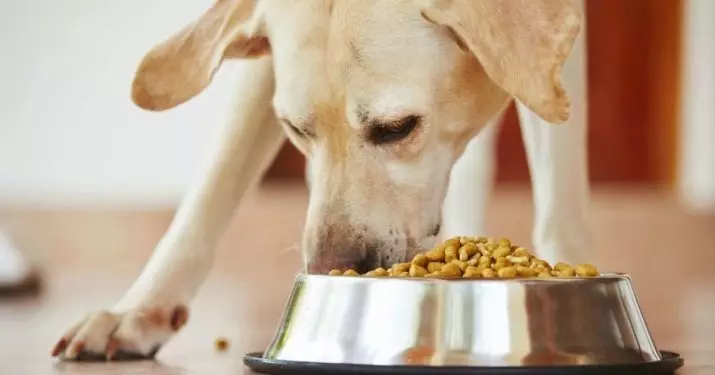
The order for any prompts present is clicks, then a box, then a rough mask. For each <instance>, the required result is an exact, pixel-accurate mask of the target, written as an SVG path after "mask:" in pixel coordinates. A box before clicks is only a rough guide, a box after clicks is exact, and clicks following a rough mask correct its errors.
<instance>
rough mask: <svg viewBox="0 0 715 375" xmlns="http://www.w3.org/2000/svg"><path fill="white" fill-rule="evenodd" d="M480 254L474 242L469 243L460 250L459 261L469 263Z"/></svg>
mask: <svg viewBox="0 0 715 375" xmlns="http://www.w3.org/2000/svg"><path fill="white" fill-rule="evenodd" d="M478 252H479V249H477V245H475V244H474V243H473V242H467V243H466V244H464V245H463V246H462V247H460V248H459V260H464V261H467V260H469V259H470V258H472V257H473V256H474V255H476V254H477V253H478Z"/></svg>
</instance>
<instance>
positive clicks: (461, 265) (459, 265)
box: [451, 259, 469, 272]
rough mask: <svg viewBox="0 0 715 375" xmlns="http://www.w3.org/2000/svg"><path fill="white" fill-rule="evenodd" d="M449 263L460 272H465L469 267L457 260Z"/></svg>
mask: <svg viewBox="0 0 715 375" xmlns="http://www.w3.org/2000/svg"><path fill="white" fill-rule="evenodd" d="M451 263H454V264H456V265H457V267H459V269H460V270H461V271H462V272H464V270H466V269H467V267H468V266H469V265H468V264H467V262H463V261H461V260H459V259H455V260H453V261H452V262H451Z"/></svg>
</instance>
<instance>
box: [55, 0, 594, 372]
mask: <svg viewBox="0 0 715 375" xmlns="http://www.w3.org/2000/svg"><path fill="white" fill-rule="evenodd" d="M580 17H581V16H580V13H579V10H578V7H576V5H575V4H574V3H572V0H371V1H353V0H342V1H341V0H333V1H331V0H302V1H285V0H217V2H216V4H215V5H213V6H212V7H211V8H210V9H208V10H207V11H206V13H205V14H204V15H202V16H201V17H200V18H199V19H197V20H196V21H195V22H194V23H192V24H191V25H189V26H187V27H186V28H185V29H184V30H182V31H180V32H179V33H177V34H176V35H174V36H172V37H171V38H169V39H168V40H167V41H165V42H164V43H162V44H160V45H159V46H158V47H156V48H154V49H153V50H151V51H150V52H149V53H148V54H147V56H146V57H145V59H144V60H143V61H142V62H141V64H140V66H139V69H138V71H137V74H136V79H135V82H134V84H133V99H134V101H135V102H136V103H137V104H138V105H139V106H140V107H142V108H145V109H149V110H166V109H170V108H172V107H175V106H177V105H180V104H182V103H183V102H185V101H187V100H190V99H191V98H192V97H194V96H196V95H198V94H199V93H200V92H201V91H202V90H203V89H204V88H206V87H207V86H208V85H209V84H210V82H211V79H212V77H213V75H214V73H215V71H216V70H217V69H218V68H219V67H220V65H221V62H222V61H223V60H224V59H226V58H250V59H254V61H253V62H252V63H251V68H250V69H249V71H247V75H246V77H244V78H245V79H244V80H243V82H242V85H243V86H242V87H240V88H239V92H240V95H239V97H238V98H237V101H238V102H237V103H236V106H237V108H238V111H237V114H236V117H235V118H234V119H233V121H232V122H231V124H229V126H228V127H227V129H226V134H225V137H223V138H222V142H223V143H222V145H221V147H219V148H217V153H216V154H215V158H214V159H213V160H214V163H213V164H212V166H211V168H210V169H209V170H208V171H207V173H206V175H205V178H204V179H202V180H201V181H199V183H198V184H197V185H196V187H195V188H194V189H193V190H192V192H191V194H189V196H188V198H187V199H186V201H185V202H184V203H183V204H182V206H181V209H180V210H179V212H178V213H177V216H176V218H175V220H174V222H173V223H172V226H171V228H170V229H169V231H168V232H167V234H166V235H165V237H164V238H163V239H162V241H161V242H160V244H159V245H158V248H157V249H156V251H155V253H154V255H153V256H152V258H151V259H150V261H149V263H148V264H147V266H146V268H145V270H144V271H143V273H142V275H141V276H140V277H139V279H138V280H137V281H136V282H135V284H134V285H133V286H132V288H131V289H130V290H129V291H128V292H127V293H126V295H125V297H124V298H123V299H122V301H120V303H119V304H118V305H117V306H115V307H114V308H113V309H111V310H109V311H107V312H102V313H99V314H95V315H93V316H92V317H90V319H89V320H86V321H83V322H81V323H80V324H79V325H77V326H76V327H74V328H73V329H71V330H70V331H69V332H68V333H67V335H66V336H65V337H64V339H63V340H62V341H61V342H60V343H59V345H58V347H57V348H56V349H55V352H56V353H64V356H65V358H68V359H75V358H78V355H79V354H80V353H81V352H95V353H105V352H106V353H109V354H110V355H113V354H114V353H116V352H117V350H120V351H124V352H131V353H135V354H138V355H145V356H146V355H151V354H153V353H154V352H155V350H156V348H158V347H159V346H160V345H162V344H163V343H164V342H165V341H166V340H167V339H168V338H169V337H170V336H171V335H172V333H173V332H174V331H175V330H177V329H178V328H179V327H180V326H181V325H182V324H183V322H184V321H185V320H186V309H185V306H186V305H187V304H188V303H189V302H190V300H191V299H192V298H193V296H194V294H195V293H196V290H197V289H198V287H199V286H200V284H201V283H202V281H203V280H204V278H205V276H206V274H207V273H208V271H209V269H210V267H211V264H212V259H213V258H212V253H213V248H214V246H215V244H216V242H217V241H218V239H219V237H220V235H221V234H222V231H223V230H224V228H225V226H226V225H227V223H228V220H229V218H230V216H231V213H232V212H233V211H234V209H235V207H236V206H237V205H238V203H239V201H240V199H241V196H242V195H243V193H244V192H245V190H246V189H247V188H248V187H249V186H250V184H251V183H253V182H255V181H256V180H257V179H258V178H259V176H260V175H261V173H262V172H263V171H264V170H265V168H266V166H267V165H268V163H269V162H270V160H271V159H272V157H273V155H275V153H276V151H277V149H278V148H279V146H280V144H281V142H282V141H283V139H284V135H287V137H288V138H289V139H290V140H291V141H292V142H293V143H294V144H295V145H296V146H297V147H298V148H299V149H300V150H301V151H302V152H304V153H305V154H306V156H307V157H308V158H309V160H310V163H311V168H310V170H311V176H310V177H311V178H310V180H311V182H312V183H311V189H310V203H309V209H308V213H307V224H306V228H305V232H304V240H303V241H304V242H303V249H304V259H305V264H306V266H307V269H308V271H309V272H326V271H328V270H329V269H331V268H338V267H354V268H358V269H360V270H365V269H367V268H373V267H376V266H380V265H381V266H387V265H388V264H391V263H394V262H398V261H402V260H404V259H405V258H406V257H408V256H410V255H411V253H412V252H413V251H414V250H416V249H420V248H425V247H429V246H431V245H432V243H433V242H434V240H435V236H436V235H437V233H438V232H439V227H440V223H441V214H440V213H441V208H442V203H443V201H444V197H445V194H446V191H447V185H448V180H449V174H450V171H451V169H452V166H453V165H454V163H455V161H456V160H457V159H458V158H459V157H460V155H461V153H462V151H463V150H464V149H465V147H466V145H467V143H468V142H469V140H470V139H472V138H473V137H474V136H475V135H476V134H477V133H478V132H479V131H480V129H481V128H482V127H483V126H484V125H485V124H486V123H487V122H488V121H489V120H491V119H492V118H493V117H494V116H496V115H497V114H498V113H500V112H501V111H502V109H503V108H504V107H505V106H506V105H507V104H508V102H509V100H510V99H511V98H516V99H518V100H519V101H520V102H521V103H523V105H525V106H526V107H528V108H529V109H530V110H532V111H533V112H534V113H536V114H538V115H539V116H540V117H541V118H543V119H544V120H547V121H549V122H552V123H559V122H563V121H565V120H566V119H567V118H568V116H569V100H568V97H567V95H566V92H565V90H564V89H563V87H562V84H561V78H560V72H561V68H562V66H563V64H564V61H565V59H566V58H567V56H568V54H569V52H570V49H571V47H572V44H573V42H574V39H575V38H576V36H577V34H578V32H579V28H580V22H581V18H580ZM277 124H280V127H279V126H278V125H277ZM187 270H190V271H191V272H187ZM169 286H170V287H169ZM152 317H154V318H153V319H152Z"/></svg>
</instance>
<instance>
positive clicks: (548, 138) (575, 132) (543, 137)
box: [443, 1, 590, 263]
mask: <svg viewBox="0 0 715 375" xmlns="http://www.w3.org/2000/svg"><path fill="white" fill-rule="evenodd" d="M578 3H579V5H580V6H581V9H583V2H582V1H579V2H578ZM585 38H586V24H585V19H584V24H583V27H582V30H581V33H580V35H579V37H578V38H577V40H576V42H575V44H574V46H573V49H572V51H571V54H570V56H569V59H568V60H567V61H566V64H565V66H564V70H563V72H562V79H563V82H564V86H565V88H566V90H567V92H568V95H569V98H570V100H571V116H570V118H569V120H568V121H567V122H566V123H564V124H562V125H553V124H550V123H548V122H546V121H544V120H542V119H541V118H540V117H539V116H537V115H536V114H535V113H533V112H532V111H531V110H529V109H528V108H526V107H525V106H524V105H522V104H521V103H519V102H517V109H518V113H519V123H520V125H521V131H522V136H523V142H524V147H525V149H526V154H527V161H528V163H529V173H530V175H531V184H532V191H533V198H534V211H535V214H534V226H533V232H532V242H533V246H534V249H535V250H536V251H537V253H538V255H539V256H540V257H542V258H544V259H546V260H548V261H551V262H555V261H568V262H570V263H581V262H585V261H587V260H588V258H589V257H588V253H589V250H590V249H589V247H588V245H589V227H588V219H587V208H588V207H587V205H588V200H589V182H588V164H587V138H586V136H587V132H586V126H587V123H586V122H587V108H586V105H587V97H586V48H585ZM495 125H497V126H495ZM498 125H499V124H492V125H490V129H488V130H487V129H485V130H486V131H485V132H483V133H482V134H480V135H479V136H478V137H477V138H475V139H474V140H472V141H471V142H470V145H469V147H468V148H467V150H465V153H464V155H463V156H462V157H461V158H460V160H459V161H458V162H457V164H456V165H455V167H454V170H455V172H453V174H452V178H451V180H450V189H449V190H448V193H447V199H446V204H445V206H444V218H445V220H447V223H448V224H447V227H446V228H443V231H444V233H452V234H454V235H460V234H461V235H467V234H487V232H486V229H485V225H486V224H485V223H484V220H485V219H484V218H485V209H486V201H487V199H488V196H489V192H490V191H491V189H492V186H493V184H494V177H495V173H494V170H493V169H494V165H495V161H494V157H495V153H494V146H495V143H496V137H497V134H498V132H497V131H496V129H497V128H498ZM515 214H516V213H515Z"/></svg>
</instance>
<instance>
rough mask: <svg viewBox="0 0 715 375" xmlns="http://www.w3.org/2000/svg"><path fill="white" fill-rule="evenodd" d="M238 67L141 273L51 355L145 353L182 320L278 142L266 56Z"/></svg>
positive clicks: (90, 356) (73, 330)
mask: <svg viewBox="0 0 715 375" xmlns="http://www.w3.org/2000/svg"><path fill="white" fill-rule="evenodd" d="M242 64H245V65H246V67H245V69H244V70H242V72H243V73H244V74H241V75H240V77H238V78H239V80H240V82H237V84H238V85H239V87H240V88H241V89H240V90H239V92H238V97H237V100H236V102H234V103H232V104H233V106H234V108H235V111H236V112H235V114H234V116H233V118H231V119H230V121H228V122H227V126H226V129H224V131H223V132H222V134H221V136H220V138H219V143H218V145H217V148H216V149H214V150H212V151H214V153H213V154H212V155H211V159H209V163H208V165H207V167H208V168H207V169H206V170H205V173H204V174H203V176H200V180H199V182H198V184H196V185H195V186H193V187H192V189H191V190H190V191H189V194H188V196H187V197H186V198H185V200H184V201H183V202H182V204H181V207H180V208H179V210H178V212H177V214H176V216H175V218H174V220H173V222H172V224H171V226H170V228H169V230H168V231H167V233H166V234H165V235H164V237H163V238H162V239H161V241H160V242H159V244H158V245H157V248H156V249H155V251H154V253H153V254H152V256H151V258H150V260H149V262H148V263H147V265H146V266H145V268H144V270H143V271H142V273H141V275H140V276H139V278H138V279H137V280H136V281H135V282H134V284H133V285H132V286H131V288H130V289H129V290H128V291H127V292H126V294H125V295H124V297H123V298H122V299H121V300H120V301H119V303H117V304H116V305H115V306H114V307H113V308H111V309H109V310H105V311H100V312H98V313H94V314H91V315H89V317H88V318H87V319H85V320H83V321H81V322H80V323H79V324H77V325H76V326H74V327H73V328H71V329H70V330H69V331H68V332H67V333H66V334H65V335H64V336H63V337H62V339H61V340H60V342H59V343H58V344H57V346H56V347H55V349H54V351H53V353H54V354H55V355H57V354H63V358H66V359H93V358H102V359H103V358H105V357H108V358H112V357H114V358H116V359H121V358H129V357H140V358H143V357H151V356H153V355H154V354H155V353H156V351H157V350H158V349H159V348H160V347H161V345H163V344H164V343H165V342H166V341H167V340H168V339H169V338H170V337H171V336H172V335H173V334H174V333H175V332H176V331H177V330H178V329H179V328H181V327H182V325H183V324H184V323H185V322H186V320H187V318H188V307H187V306H188V304H189V302H190V301H191V299H192V298H193V297H194V295H195V294H196V292H197V290H198V289H199V287H200V286H201V284H202V283H203V281H204V280H205V278H206V276H207V274H208V272H209V270H210V269H211V267H212V265H213V258H214V248H215V247H216V244H217V242H218V240H219V238H220V237H221V234H222V233H223V231H224V229H225V227H226V226H227V224H228V223H229V220H230V218H231V216H232V213H233V212H234V210H235V208H236V207H237V206H238V204H239V202H240V200H241V198H242V197H243V196H244V193H245V192H246V190H247V189H248V188H249V187H250V186H251V184H252V183H254V182H256V181H257V180H258V179H259V177H260V176H261V175H262V172H263V171H264V170H265V169H266V168H267V166H268V165H269V162H270V161H271V160H272V159H273V157H274V156H275V154H276V152H277V150H278V149H279V146H280V145H281V144H282V142H283V140H284V137H283V133H282V131H281V129H280V127H279V126H278V124H277V122H276V121H275V118H274V115H273V112H272V111H271V109H270V101H271V98H272V95H273V90H274V82H273V72H272V66H271V61H270V59H269V58H263V59H260V60H253V61H247V62H243V63H242Z"/></svg>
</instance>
